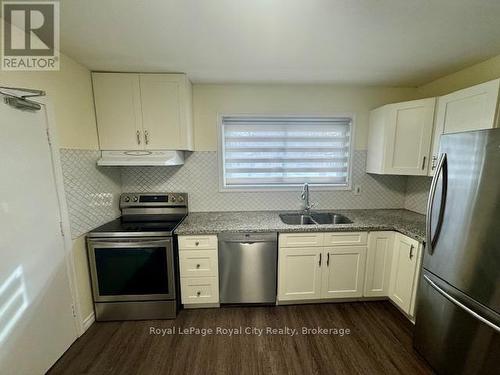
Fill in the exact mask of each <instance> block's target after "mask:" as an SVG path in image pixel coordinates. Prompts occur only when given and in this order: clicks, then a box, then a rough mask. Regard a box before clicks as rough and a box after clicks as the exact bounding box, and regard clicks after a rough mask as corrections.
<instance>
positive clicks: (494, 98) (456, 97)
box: [429, 79, 500, 176]
mask: <svg viewBox="0 0 500 375" xmlns="http://www.w3.org/2000/svg"><path fill="white" fill-rule="evenodd" d="M499 87H500V79H496V80H494V81H489V82H486V83H482V84H480V85H476V86H472V87H469V88H466V89H463V90H459V91H455V92H453V93H451V94H448V95H444V96H441V97H439V98H438V101H437V108H436V123H435V126H434V137H433V143H432V165H431V167H430V168H429V175H431V176H432V175H434V169H435V168H436V163H437V158H438V156H439V155H438V151H439V138H440V136H441V134H447V133H457V132H464V131H470V130H480V129H490V128H494V127H495V126H496V121H497V119H496V116H497V108H498V95H499Z"/></svg>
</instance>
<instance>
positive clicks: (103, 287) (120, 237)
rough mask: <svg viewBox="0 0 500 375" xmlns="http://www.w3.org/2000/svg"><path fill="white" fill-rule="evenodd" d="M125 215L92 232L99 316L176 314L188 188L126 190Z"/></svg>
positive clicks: (91, 257)
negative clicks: (177, 237) (179, 239)
mask: <svg viewBox="0 0 500 375" xmlns="http://www.w3.org/2000/svg"><path fill="white" fill-rule="evenodd" d="M120 210H121V212H122V216H121V217H120V218H118V219H116V220H113V221H111V222H109V223H107V224H104V225H103V226H101V227H99V228H96V229H94V230H93V231H91V232H90V233H89V234H88V236H87V251H88V258H89V266H90V275H91V281H92V294H93V298H94V308H95V314H96V320H98V321H106V320H141V319H172V318H175V317H176V315H177V310H178V308H179V306H180V304H179V294H180V293H179V290H178V288H179V283H178V281H177V280H176V275H177V274H178V270H177V268H178V267H177V265H178V260H177V251H176V250H177V249H176V241H174V238H173V237H174V236H173V233H174V230H175V228H176V227H177V226H178V225H179V224H180V222H181V221H182V220H183V219H184V217H185V216H186V215H187V212H188V197H187V194H185V193H124V194H122V195H121V197H120Z"/></svg>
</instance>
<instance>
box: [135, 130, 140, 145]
mask: <svg viewBox="0 0 500 375" xmlns="http://www.w3.org/2000/svg"><path fill="white" fill-rule="evenodd" d="M136 135H137V144H138V145H140V144H141V132H140V131H139V130H137V132H136Z"/></svg>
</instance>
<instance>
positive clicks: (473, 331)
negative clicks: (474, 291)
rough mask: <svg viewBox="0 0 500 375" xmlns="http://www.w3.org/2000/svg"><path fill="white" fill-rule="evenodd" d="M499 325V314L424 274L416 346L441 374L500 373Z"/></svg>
mask: <svg viewBox="0 0 500 375" xmlns="http://www.w3.org/2000/svg"><path fill="white" fill-rule="evenodd" d="M499 325H500V315H499V314H496V313H494V312H493V311H492V310H489V309H487V308H486V307H484V306H482V305H480V304H478V303H477V302H475V301H473V300H472V299H470V298H469V297H467V296H466V295H465V294H463V293H461V292H460V291H458V290H456V289H454V288H452V287H451V286H450V285H448V284H446V283H445V282H443V281H442V280H439V279H438V278H436V277H435V276H433V275H432V274H430V273H428V272H424V273H423V274H422V277H421V280H420V288H419V299H418V315H417V322H416V329H415V336H414V345H415V348H416V349H417V351H418V352H419V353H420V354H421V355H422V356H423V357H424V358H425V359H426V360H427V361H428V362H429V364H430V365H431V366H432V367H433V368H434V370H436V372H437V373H438V374H450V375H451V374H453V375H460V374H467V375H472V374H495V373H498V369H500V355H499V353H500V326H499Z"/></svg>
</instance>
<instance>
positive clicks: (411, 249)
mask: <svg viewBox="0 0 500 375" xmlns="http://www.w3.org/2000/svg"><path fill="white" fill-rule="evenodd" d="M414 248H415V246H413V245H411V246H410V259H413V249H414Z"/></svg>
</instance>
